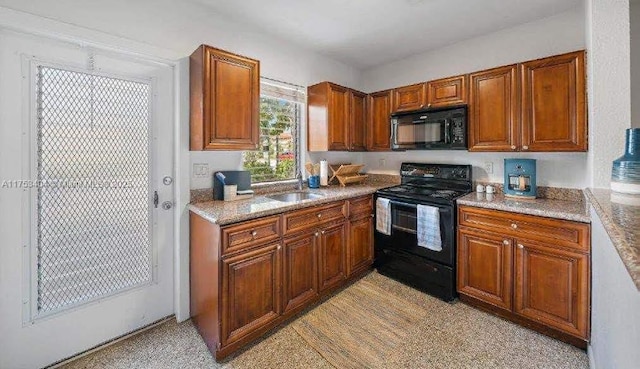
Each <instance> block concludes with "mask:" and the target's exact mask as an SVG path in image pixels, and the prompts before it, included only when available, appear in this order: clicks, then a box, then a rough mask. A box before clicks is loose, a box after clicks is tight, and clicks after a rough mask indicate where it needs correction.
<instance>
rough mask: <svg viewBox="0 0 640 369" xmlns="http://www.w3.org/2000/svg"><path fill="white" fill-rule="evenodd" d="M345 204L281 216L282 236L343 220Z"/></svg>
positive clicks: (335, 204)
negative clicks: (282, 221) (282, 224)
mask: <svg viewBox="0 0 640 369" xmlns="http://www.w3.org/2000/svg"><path fill="white" fill-rule="evenodd" d="M345 204H346V203H345V202H344V201H341V202H338V203H333V204H329V205H326V206H323V207H319V208H318V207H314V208H311V209H304V210H299V211H294V212H291V213H287V214H285V215H284V216H283V220H284V234H285V235H289V234H292V233H295V232H297V231H300V230H304V229H308V228H313V227H317V226H319V225H321V224H324V223H326V222H330V221H332V220H338V219H344V218H345V213H346V209H345Z"/></svg>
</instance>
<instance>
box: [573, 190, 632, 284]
mask: <svg viewBox="0 0 640 369" xmlns="http://www.w3.org/2000/svg"><path fill="white" fill-rule="evenodd" d="M584 192H585V195H586V197H587V200H588V201H589V203H591V205H593V208H594V210H595V211H596V214H598V217H599V218H600V220H601V221H602V225H603V226H604V229H605V230H606V231H607V234H608V235H609V238H610V239H611V242H612V243H613V246H614V247H615V248H616V250H617V251H618V255H620V259H622V263H623V264H624V266H625V267H626V268H627V271H628V272H629V274H630V275H631V279H632V280H633V282H634V283H635V285H636V287H637V288H638V290H639V291H640V251H639V247H640V246H639V245H631V244H629V243H628V241H627V240H626V239H625V237H624V234H625V231H624V229H622V227H620V226H619V225H618V224H616V222H615V221H614V219H613V214H610V213H609V212H607V211H606V210H605V207H604V206H603V204H601V203H600V202H599V201H598V198H597V197H596V196H595V194H594V193H593V192H591V189H586V190H585V191H584ZM638 222H640V219H639V220H638Z"/></svg>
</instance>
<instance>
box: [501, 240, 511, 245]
mask: <svg viewBox="0 0 640 369" xmlns="http://www.w3.org/2000/svg"><path fill="white" fill-rule="evenodd" d="M502 243H503V244H504V245H508V244H510V242H509V240H504V241H502Z"/></svg>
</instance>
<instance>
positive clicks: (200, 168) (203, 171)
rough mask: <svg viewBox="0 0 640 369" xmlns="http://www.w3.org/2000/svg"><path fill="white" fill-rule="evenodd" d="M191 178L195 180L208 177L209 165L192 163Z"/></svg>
mask: <svg viewBox="0 0 640 369" xmlns="http://www.w3.org/2000/svg"><path fill="white" fill-rule="evenodd" d="M193 176H194V177H196V178H205V177H208V176H209V164H207V163H194V164H193Z"/></svg>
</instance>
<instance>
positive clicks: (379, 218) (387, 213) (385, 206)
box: [376, 197, 391, 236]
mask: <svg viewBox="0 0 640 369" xmlns="http://www.w3.org/2000/svg"><path fill="white" fill-rule="evenodd" d="M376 230H377V231H378V232H380V233H382V234H386V235H387V236H391V202H390V200H389V199H385V198H383V197H378V199H377V200H376Z"/></svg>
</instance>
